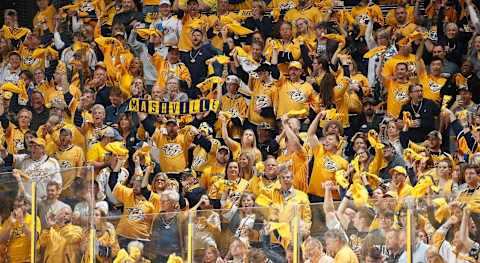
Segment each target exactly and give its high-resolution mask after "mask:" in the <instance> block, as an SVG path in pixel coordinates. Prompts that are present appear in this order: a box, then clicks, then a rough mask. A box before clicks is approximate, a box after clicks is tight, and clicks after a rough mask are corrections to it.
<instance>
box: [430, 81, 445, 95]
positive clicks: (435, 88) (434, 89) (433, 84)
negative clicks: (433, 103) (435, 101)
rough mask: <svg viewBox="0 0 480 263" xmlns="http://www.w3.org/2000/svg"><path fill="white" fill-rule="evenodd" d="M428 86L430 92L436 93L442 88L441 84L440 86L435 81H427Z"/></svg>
mask: <svg viewBox="0 0 480 263" xmlns="http://www.w3.org/2000/svg"><path fill="white" fill-rule="evenodd" d="M428 88H429V89H430V90H431V91H432V92H435V93H438V92H440V89H441V88H442V86H440V85H439V84H438V83H436V82H433V81H429V82H428Z"/></svg>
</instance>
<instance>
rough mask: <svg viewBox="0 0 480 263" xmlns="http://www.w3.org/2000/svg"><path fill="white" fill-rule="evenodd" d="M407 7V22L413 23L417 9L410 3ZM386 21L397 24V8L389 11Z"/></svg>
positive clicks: (392, 24) (388, 23)
mask: <svg viewBox="0 0 480 263" xmlns="http://www.w3.org/2000/svg"><path fill="white" fill-rule="evenodd" d="M405 9H406V10H407V22H409V23H412V24H413V23H414V22H415V15H414V11H415V9H414V8H413V6H410V5H406V6H405ZM385 23H386V24H387V25H389V26H395V25H396V24H397V19H396V18H395V8H393V9H390V11H388V13H387V15H386V16H385Z"/></svg>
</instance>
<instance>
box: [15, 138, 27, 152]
mask: <svg viewBox="0 0 480 263" xmlns="http://www.w3.org/2000/svg"><path fill="white" fill-rule="evenodd" d="M13 142H14V143H15V148H17V149H18V150H23V149H25V146H24V145H23V139H13Z"/></svg>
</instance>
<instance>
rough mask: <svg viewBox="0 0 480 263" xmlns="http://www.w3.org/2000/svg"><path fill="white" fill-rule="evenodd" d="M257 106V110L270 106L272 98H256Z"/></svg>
mask: <svg viewBox="0 0 480 263" xmlns="http://www.w3.org/2000/svg"><path fill="white" fill-rule="evenodd" d="M255 106H256V107H257V109H261V108H265V107H268V106H270V98H269V97H267V96H255Z"/></svg>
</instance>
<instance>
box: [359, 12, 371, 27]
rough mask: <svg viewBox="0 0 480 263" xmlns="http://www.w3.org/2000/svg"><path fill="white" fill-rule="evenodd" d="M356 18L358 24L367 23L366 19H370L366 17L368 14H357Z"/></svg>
mask: <svg viewBox="0 0 480 263" xmlns="http://www.w3.org/2000/svg"><path fill="white" fill-rule="evenodd" d="M356 19H357V21H358V23H359V24H360V25H367V24H368V21H370V20H369V19H368V15H366V14H361V15H358V16H357V17H356Z"/></svg>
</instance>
